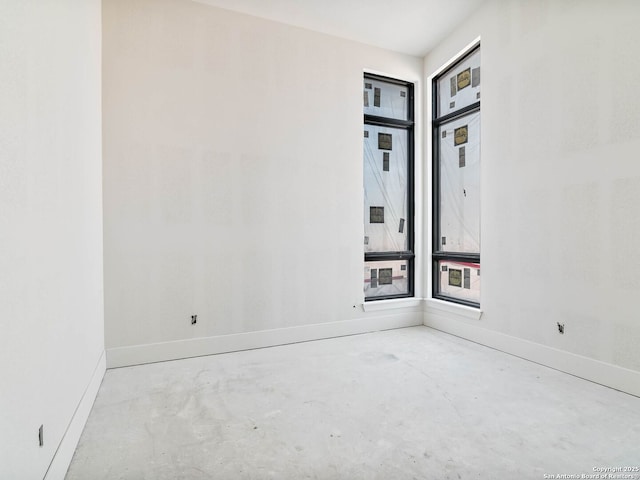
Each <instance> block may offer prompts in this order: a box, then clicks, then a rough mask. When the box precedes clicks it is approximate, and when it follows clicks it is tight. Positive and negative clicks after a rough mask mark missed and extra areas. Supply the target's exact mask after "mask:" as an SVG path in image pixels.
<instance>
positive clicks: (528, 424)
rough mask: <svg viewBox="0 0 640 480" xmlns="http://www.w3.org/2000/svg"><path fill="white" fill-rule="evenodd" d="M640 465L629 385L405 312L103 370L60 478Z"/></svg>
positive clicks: (390, 476) (396, 476)
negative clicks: (400, 319) (415, 322)
mask: <svg viewBox="0 0 640 480" xmlns="http://www.w3.org/2000/svg"><path fill="white" fill-rule="evenodd" d="M639 465H640V398H637V397H633V396H631V395H627V394H624V393H620V392H617V391H615V390H611V389H609V388H605V387H602V386H600V385H596V384H593V383H590V382H587V381H584V380H581V379H578V378H575V377H572V376H569V375H566V374H563V373H560V372H558V371H555V370H552V369H549V368H546V367H542V366H540V365H536V364H534V363H530V362H527V361H525V360H521V359H519V358H516V357H512V356H509V355H506V354H503V353H500V352H498V351H495V350H491V349H489V348H485V347H482V346H480V345H476V344H473V343H470V342H467V341H465V340H462V339H459V338H456V337H453V336H450V335H446V334H443V333H441V332H437V331H435V330H432V329H429V328H426V327H413V328H405V329H399V330H391V331H385V332H378V333H372V334H366V335H357V336H351V337H343V338H335V339H330V340H321V341H316V342H308V343H301V344H295V345H287V346H282V347H273V348H266V349H262V350H253V351H247V352H238V353H231V354H225V355H215V356H209V357H200V358H192V359H187V360H179V361H173V362H165V363H157V364H153V365H143V366H137V367H129V368H121V369H116V370H109V371H107V374H106V376H105V379H104V382H103V384H102V387H101V389H100V392H99V394H98V398H97V400H96V403H95V405H94V407H93V411H92V413H91V416H90V418H89V421H88V423H87V426H86V428H85V431H84V433H83V435H82V438H81V440H80V444H79V446H78V449H77V450H76V453H75V456H74V458H73V461H72V463H71V466H70V468H69V471H68V473H67V476H66V479H67V480H100V479H110V480H111V479H127V480H129V479H130V480H143V479H148V480H151V479H153V480H160V479H171V480H175V479H189V480H191V479H196V480H197V479H224V480H226V479H230V480H233V479H269V478H277V479H294V480H298V479H305V478H313V479H323V480H324V479H348V480H355V479H385V480H400V479H455V480H458V479H469V478H473V479H477V478H486V479H542V478H552V477H550V476H547V477H545V474H546V475H556V476H557V475H558V474H567V475H578V477H576V478H580V475H582V474H585V475H592V474H594V467H626V466H639ZM556 478H557V477H556ZM569 478H570V477H569ZM583 478H584V477H583ZM587 478H588V477H587ZM619 478H622V477H619ZM631 478H633V477H631ZM636 478H640V475H636Z"/></svg>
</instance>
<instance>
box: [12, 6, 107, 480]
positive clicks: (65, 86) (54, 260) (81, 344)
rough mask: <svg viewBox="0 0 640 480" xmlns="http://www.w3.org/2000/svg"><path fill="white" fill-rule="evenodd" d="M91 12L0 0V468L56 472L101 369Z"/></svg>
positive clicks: (94, 21) (94, 22)
mask: <svg viewBox="0 0 640 480" xmlns="http://www.w3.org/2000/svg"><path fill="white" fill-rule="evenodd" d="M100 16H101V15H100V1H99V0H95V1H90V0H82V1H79V0H56V1H35V0H34V1H28V0H15V1H14V0H12V1H4V2H2V3H1V4H0V65H2V67H1V69H2V74H1V75H0V246H1V248H0V272H1V273H0V392H1V393H0V412H1V414H0V478H3V479H5V478H6V479H11V480H22V479H28V480H32V479H36V478H43V477H44V476H45V473H46V472H47V470H48V469H49V473H48V475H47V478H51V479H54V478H63V476H64V473H65V471H66V468H67V465H68V462H69V461H70V458H71V454H72V453H73V449H74V448H75V445H76V442H77V440H78V438H79V434H80V430H81V428H82V425H83V424H84V417H85V416H86V414H87V413H88V409H89V408H90V406H91V403H92V401H93V398H94V397H93V398H92V395H95V390H96V389H97V385H99V382H100V379H101V378H102V374H103V373H104V355H103V353H104V331H103V292H102V213H101V203H102V200H101V138H100V137H101V132H100V125H101V118H100V102H101V100H100V84H101V78H100V55H101V54H100V45H101V38H100V29H101V27H100ZM101 359H102V362H101ZM41 424H43V425H44V446H43V447H39V445H38V428H39V427H40V425H41ZM56 450H57V454H56ZM54 455H55V458H54ZM50 465H51V468H49V467H50Z"/></svg>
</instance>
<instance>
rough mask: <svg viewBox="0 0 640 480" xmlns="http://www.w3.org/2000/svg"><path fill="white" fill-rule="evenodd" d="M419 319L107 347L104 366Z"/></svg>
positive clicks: (396, 317)
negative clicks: (105, 364)
mask: <svg viewBox="0 0 640 480" xmlns="http://www.w3.org/2000/svg"><path fill="white" fill-rule="evenodd" d="M422 321H423V320H422V312H420V311H415V312H407V313H394V314H392V315H385V316H378V317H368V318H360V319H356V320H344V321H340V322H330V323H318V324H313V325H303V326H299V327H289V328H277V329H273V330H260V331H256V332H247V333H237V334H231V335H220V336H215V337H204V338H193V339H186V340H177V341H173V342H163V343H152V344H144V345H133V346H130V347H117V348H109V349H107V368H117V367H126V366H131V365H140V364H143V363H154V362H162V361H166V360H178V359H180V358H189V357H200V356H203V355H213V354H217V353H228V352H236V351H239V350H251V349H254V348H263V347H273V346H276V345H286V344H289V343H298V342H306V341H310V340H320V339H323V338H332V337H341V336H345V335H354V334H359V333H368V332H375V331H378V330H389V329H392V328H402V327H414V326H416V325H422Z"/></svg>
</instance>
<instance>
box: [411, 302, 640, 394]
mask: <svg viewBox="0 0 640 480" xmlns="http://www.w3.org/2000/svg"><path fill="white" fill-rule="evenodd" d="M424 325H426V326H427V327H431V328H435V329H436V330H440V331H442V332H445V333H450V334H452V335H455V336H457V337H461V338H464V339H466V340H470V341H472V342H476V343H479V344H481V345H485V346H487V347H491V348H495V349H496V350H500V351H502V352H505V353H509V354H511V355H515V356H517V357H521V358H524V359H525V360H529V361H532V362H535V363H539V364H541V365H545V366H547V367H551V368H554V369H556V370H560V371H562V372H565V373H569V374H571V375H575V376H576V377H580V378H583V379H585V380H589V381H592V382H595V383H599V384H601V385H604V386H607V387H610V388H613V389H616V390H620V391H622V392H626V393H630V394H631V395H635V396H638V397H640V372H637V371H635V370H630V369H627V368H624V367H619V366H617V365H612V364H610V363H605V362H601V361H599V360H594V359H592V358H588V357H584V356H582V355H577V354H575V353H571V352H567V351H564V350H558V349H556V348H553V347H548V346H546V345H542V344H539V343H535V342H530V341H528V340H524V339H521V338H517V337H512V336H510V335H506V334H504V333H500V332H496V331H493V330H488V329H486V328H482V327H478V326H475V325H470V324H469V323H466V322H465V321H461V320H460V319H459V318H456V315H455V314H448V313H445V312H437V311H435V310H429V309H428V308H427V312H426V313H425V316H424Z"/></svg>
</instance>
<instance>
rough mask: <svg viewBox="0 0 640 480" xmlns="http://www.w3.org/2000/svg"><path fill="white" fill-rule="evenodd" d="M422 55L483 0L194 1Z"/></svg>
mask: <svg viewBox="0 0 640 480" xmlns="http://www.w3.org/2000/svg"><path fill="white" fill-rule="evenodd" d="M196 1H198V2H200V3H206V4H209V5H213V6H216V7H220V8H224V9H227V10H233V11H236V12H240V13H246V14H249V15H254V16H256V17H262V18H266V19H269V20H275V21H277V22H282V23H287V24H289V25H295V26H297V27H302V28H307V29H310V30H315V31H317V32H322V33H327V34H329V35H335V36H337V37H342V38H347V39H350V40H355V41H358V42H363V43H367V44H369V45H375V46H377V47H382V48H386V49H389V50H395V51H397V52H403V53H407V54H409V55H416V56H422V55H424V54H425V53H427V52H428V51H429V50H431V49H432V48H433V47H435V46H436V45H437V44H438V43H439V42H440V41H441V40H442V39H443V38H444V37H445V36H446V35H447V34H448V33H449V32H450V31H451V30H452V29H453V28H454V27H455V26H456V25H457V24H459V23H460V22H461V21H463V20H464V19H465V18H466V17H468V16H469V15H470V14H471V13H472V12H473V11H474V10H475V9H476V8H477V7H478V6H479V5H480V4H481V3H483V2H484V0H394V1H393V2H391V1H389V0H196Z"/></svg>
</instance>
